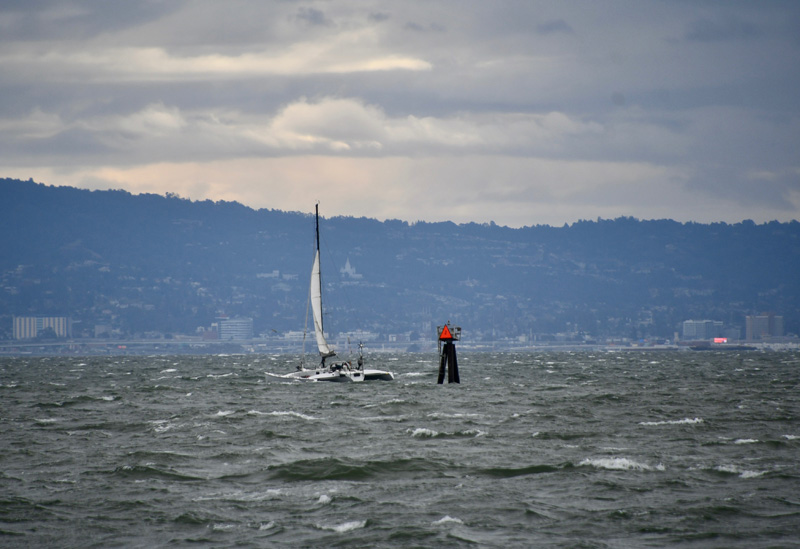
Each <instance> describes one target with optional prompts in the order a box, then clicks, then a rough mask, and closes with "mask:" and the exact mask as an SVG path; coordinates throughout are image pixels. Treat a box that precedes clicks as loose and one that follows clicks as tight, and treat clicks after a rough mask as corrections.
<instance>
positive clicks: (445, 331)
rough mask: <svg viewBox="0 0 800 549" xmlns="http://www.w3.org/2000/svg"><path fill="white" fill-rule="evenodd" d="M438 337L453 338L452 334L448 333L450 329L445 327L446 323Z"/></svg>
mask: <svg viewBox="0 0 800 549" xmlns="http://www.w3.org/2000/svg"><path fill="white" fill-rule="evenodd" d="M439 339H453V336H452V335H451V334H450V329H449V328H448V327H447V324H445V325H444V328H442V333H441V334H439Z"/></svg>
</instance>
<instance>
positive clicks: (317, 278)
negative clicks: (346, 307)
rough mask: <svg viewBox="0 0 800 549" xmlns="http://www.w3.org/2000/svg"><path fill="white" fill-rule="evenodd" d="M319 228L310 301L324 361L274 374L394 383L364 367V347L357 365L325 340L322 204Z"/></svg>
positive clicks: (389, 374) (388, 375)
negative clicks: (343, 356)
mask: <svg viewBox="0 0 800 549" xmlns="http://www.w3.org/2000/svg"><path fill="white" fill-rule="evenodd" d="M314 215H315V228H316V241H317V250H316V253H315V254H314V263H313V265H312V267H311V287H310V290H309V300H310V301H311V310H312V316H313V317H314V334H315V336H316V339H317V348H318V349H319V356H320V361H319V364H318V365H317V367H316V368H313V369H312V368H306V367H305V366H304V365H303V364H301V365H300V366H298V367H297V370H296V371H294V372H291V373H288V374H284V375H279V374H270V373H267V375H270V376H272V377H280V378H284V379H297V380H302V381H345V382H348V381H355V382H359V381H374V380H380V381H391V380H393V379H394V374H392V372H388V371H386V370H376V369H373V368H365V367H364V356H363V352H362V348H363V346H362V345H361V344H359V346H358V349H359V351H358V361H357V362H356V364H355V365H354V364H353V363H352V362H351V361H349V360H339V359H338V357H337V356H336V351H335V350H334V349H333V347H332V346H331V345H330V344H329V343H328V342H327V340H326V339H325V332H324V330H323V328H322V277H321V271H320V254H319V204H317V206H316V209H315V214H314Z"/></svg>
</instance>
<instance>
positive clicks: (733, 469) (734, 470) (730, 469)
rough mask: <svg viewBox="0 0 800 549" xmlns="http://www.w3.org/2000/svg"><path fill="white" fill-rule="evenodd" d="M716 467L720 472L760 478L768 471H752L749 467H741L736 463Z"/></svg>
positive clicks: (740, 476)
mask: <svg viewBox="0 0 800 549" xmlns="http://www.w3.org/2000/svg"><path fill="white" fill-rule="evenodd" d="M714 469H715V470H716V471H719V472H720V473H730V474H732V475H739V478H758V477H760V476H762V475H766V474H767V471H751V470H748V469H740V468H739V467H737V466H736V465H720V466H718V467H714Z"/></svg>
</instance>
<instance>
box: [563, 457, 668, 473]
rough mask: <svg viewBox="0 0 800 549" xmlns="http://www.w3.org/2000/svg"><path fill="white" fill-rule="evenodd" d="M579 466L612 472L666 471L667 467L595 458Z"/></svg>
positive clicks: (625, 459)
mask: <svg viewBox="0 0 800 549" xmlns="http://www.w3.org/2000/svg"><path fill="white" fill-rule="evenodd" d="M578 465H579V466H582V465H589V466H591V467H595V468H597V469H609V470H612V471H653V470H656V471H664V470H665V467H664V466H663V465H662V464H660V463H659V464H658V465H656V466H650V465H648V464H646V463H641V462H639V461H634V460H632V459H628V458H595V459H590V458H587V459H584V460H583V461H581V462H580V463H579V464H578Z"/></svg>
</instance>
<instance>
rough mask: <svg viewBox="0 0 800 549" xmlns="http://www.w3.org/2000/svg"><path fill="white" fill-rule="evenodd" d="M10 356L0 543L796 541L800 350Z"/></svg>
mask: <svg viewBox="0 0 800 549" xmlns="http://www.w3.org/2000/svg"><path fill="white" fill-rule="evenodd" d="M368 359H369V362H370V365H371V366H373V367H378V366H383V367H385V368H387V369H390V370H392V371H394V372H395V374H396V376H397V379H396V380H395V381H393V382H365V383H351V384H345V383H309V382H300V381H284V380H280V379H274V378H269V377H267V376H266V375H265V372H276V373H286V372H289V371H291V370H292V369H293V368H294V366H295V364H296V363H297V361H298V360H297V357H292V356H270V355H238V356H203V357H196V356H195V357H192V356H188V357H187V356H153V357H133V356H131V357H128V356H120V357H102V358H97V357H93V358H73V357H70V358H61V357H49V358H33V357H28V358H2V359H0V547H82V548H83V547H104V548H105V547H147V548H150V547H190V546H191V547H290V546H291V547H504V548H508V547H586V548H588V547H625V548H628V547H636V548H638V547H743V548H745V547H746V548H755V547H800V354H798V353H791V352H786V353H762V352H741V353H736V352H720V353H715V352H710V351H709V352H692V351H685V352H677V351H675V352H651V353H648V352H594V353H524V354H515V353H497V354H492V353H479V354H470V353H460V354H459V357H458V359H459V367H460V374H461V384H460V385H456V384H444V385H437V384H436V376H437V370H438V360H437V357H436V355H427V354H402V355H399V354H398V355H384V354H378V355H374V356H368Z"/></svg>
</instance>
